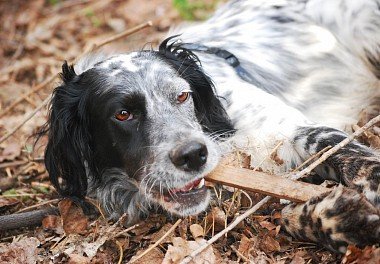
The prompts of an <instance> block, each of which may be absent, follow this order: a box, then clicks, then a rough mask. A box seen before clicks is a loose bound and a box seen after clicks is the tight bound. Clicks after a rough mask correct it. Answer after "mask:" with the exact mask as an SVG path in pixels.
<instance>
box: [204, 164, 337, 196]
mask: <svg viewBox="0 0 380 264" xmlns="http://www.w3.org/2000/svg"><path fill="white" fill-rule="evenodd" d="M205 179H206V180H207V181H210V182H215V183H221V184H223V185H227V186H231V187H235V188H239V189H243V190H247V191H252V192H257V193H262V194H266V195H270V196H273V197H277V198H281V199H286V200H289V201H292V202H298V203H299V202H306V201H307V200H309V199H310V198H312V197H313V196H318V195H320V194H322V193H325V192H327V191H329V190H330V189H328V188H325V187H322V186H319V185H314V184H310V183H306V182H298V181H292V180H289V179H285V178H282V177H280V176H276V175H271V174H268V173H264V172H257V171H255V172H253V171H252V170H248V169H242V168H235V167H231V166H225V165H220V166H218V167H217V168H216V169H215V170H214V171H212V172H211V173H210V174H209V175H207V176H206V177H205Z"/></svg>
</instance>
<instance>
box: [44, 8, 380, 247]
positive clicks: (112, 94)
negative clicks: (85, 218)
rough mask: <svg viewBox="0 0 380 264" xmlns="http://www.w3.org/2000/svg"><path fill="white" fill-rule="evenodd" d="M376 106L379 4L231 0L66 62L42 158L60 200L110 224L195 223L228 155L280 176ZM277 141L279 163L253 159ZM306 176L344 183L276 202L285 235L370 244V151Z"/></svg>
mask: <svg viewBox="0 0 380 264" xmlns="http://www.w3.org/2000/svg"><path fill="white" fill-rule="evenodd" d="M379 98H380V0H360V1H359V0H255V1H243V0H234V1H231V2H229V3H227V4H225V5H224V6H223V7H221V8H220V9H219V10H217V12H216V13H215V14H214V15H213V16H212V17H211V18H210V19H209V20H207V21H205V22H203V23H200V24H196V25H191V26H187V27H182V28H181V27H180V28H178V29H177V31H176V32H173V33H172V35H171V37H169V38H167V39H166V40H164V41H163V42H162V43H161V44H160V46H159V48H158V49H157V50H141V51H136V52H132V53H129V54H118V55H109V56H105V57H103V58H101V57H100V56H93V57H90V58H87V59H86V60H82V61H81V62H79V63H78V64H77V65H75V66H69V65H67V64H66V63H65V64H64V65H63V67H62V84H61V85H60V86H58V87H57V88H56V89H55V91H54V94H53V98H52V102H51V112H50V118H49V121H48V128H49V132H48V135H49V142H48V145H47V149H46V157H45V162H46V167H47V169H48V171H49V174H50V178H51V181H52V183H53V184H54V186H55V187H56V189H57V190H58V191H59V192H60V193H61V194H62V195H64V196H72V197H78V198H79V199H81V198H84V197H85V196H86V195H93V196H95V197H96V198H97V199H98V200H99V202H100V203H101V205H102V207H103V208H104V210H105V212H106V213H107V214H108V215H109V216H110V217H111V218H117V217H119V216H120V215H121V214H123V213H124V212H126V213H127V214H128V219H129V222H130V223H132V222H133V221H136V220H137V219H139V218H140V217H141V216H143V215H146V214H147V213H148V211H149V210H150V209H152V208H156V207H161V208H163V209H165V210H166V211H168V212H170V213H172V214H176V215H179V216H187V215H196V214H198V213H200V212H202V211H204V210H205V209H206V208H207V206H208V204H209V200H210V192H209V190H207V188H206V187H205V186H204V179H203V177H204V176H205V175H206V174H208V173H209V172H211V171H212V170H213V169H214V168H215V167H216V166H217V164H218V162H219V161H220V158H221V157H222V156H223V155H225V154H226V153H228V152H229V151H231V148H233V149H239V150H241V151H243V152H245V153H247V154H249V155H251V157H252V166H257V165H260V167H262V168H263V169H265V170H269V171H272V172H274V173H281V172H285V171H287V170H290V169H292V168H295V167H297V166H299V165H300V164H302V163H303V162H304V161H305V160H306V159H308V158H309V157H311V156H312V155H314V154H315V153H317V152H319V151H320V150H322V149H324V148H325V147H327V146H334V145H336V144H337V143H339V142H340V141H342V140H343V139H345V138H346V137H347V134H346V133H345V132H343V131H344V130H347V128H348V127H349V126H350V125H352V124H355V123H356V122H357V120H358V116H359V112H360V111H361V110H362V109H364V108H366V107H370V106H373V105H376V104H378V103H379ZM279 142H282V145H281V146H280V147H279V148H278V150H277V155H278V157H279V158H280V159H281V160H283V161H284V162H283V163H282V164H281V165H278V164H276V162H275V161H273V160H271V159H265V157H268V155H269V153H270V152H271V151H272V150H273V149H274V147H275V146H276V145H278V143H279ZM263 160H265V161H264V162H263V163H261V161H263ZM259 163H260V164H259ZM316 172H317V174H318V177H319V180H327V179H328V180H333V181H336V182H339V183H341V184H342V185H344V186H345V187H342V186H341V187H339V188H336V189H334V190H333V191H331V192H329V193H326V194H324V195H321V196H319V197H315V198H313V199H311V200H310V201H308V202H306V203H304V204H290V205H287V206H286V207H285V208H284V209H283V211H282V216H283V219H282V222H283V226H284V228H285V229H286V230H287V231H288V232H289V233H290V234H292V235H293V236H294V237H296V238H298V239H302V240H311V241H315V242H318V243H320V244H322V245H324V246H325V247H327V248H329V249H331V250H335V251H340V252H344V251H345V250H346V246H347V245H348V244H356V245H359V246H364V245H370V244H376V243H379V242H380V186H379V181H380V157H379V155H378V153H377V152H375V151H374V150H372V149H370V148H368V147H366V146H364V145H361V144H360V143H358V142H356V141H353V142H351V143H349V144H348V145H347V146H345V147H343V148H341V149H340V150H339V151H338V152H337V153H335V154H334V155H332V156H331V157H330V158H329V159H327V160H326V161H325V162H324V163H323V165H320V166H319V167H317V169H316Z"/></svg>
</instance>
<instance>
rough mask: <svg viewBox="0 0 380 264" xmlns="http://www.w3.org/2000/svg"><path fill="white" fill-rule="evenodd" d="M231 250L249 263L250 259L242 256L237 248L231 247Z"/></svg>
mask: <svg viewBox="0 0 380 264" xmlns="http://www.w3.org/2000/svg"><path fill="white" fill-rule="evenodd" d="M231 248H232V250H233V251H234V252H235V253H236V255H237V256H238V257H239V258H242V259H243V260H244V261H245V262H247V263H249V258H247V257H246V256H244V255H243V254H241V253H240V252H239V250H237V248H236V247H235V246H234V245H231Z"/></svg>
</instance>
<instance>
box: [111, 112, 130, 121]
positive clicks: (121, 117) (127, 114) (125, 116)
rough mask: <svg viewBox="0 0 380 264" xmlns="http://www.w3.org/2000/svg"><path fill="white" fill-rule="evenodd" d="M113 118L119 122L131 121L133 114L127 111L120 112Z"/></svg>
mask: <svg viewBox="0 0 380 264" xmlns="http://www.w3.org/2000/svg"><path fill="white" fill-rule="evenodd" d="M115 118H116V119H117V120H119V121H126V120H132V119H133V114H132V113H131V112H129V111H127V110H121V111H120V112H118V113H116V114H115Z"/></svg>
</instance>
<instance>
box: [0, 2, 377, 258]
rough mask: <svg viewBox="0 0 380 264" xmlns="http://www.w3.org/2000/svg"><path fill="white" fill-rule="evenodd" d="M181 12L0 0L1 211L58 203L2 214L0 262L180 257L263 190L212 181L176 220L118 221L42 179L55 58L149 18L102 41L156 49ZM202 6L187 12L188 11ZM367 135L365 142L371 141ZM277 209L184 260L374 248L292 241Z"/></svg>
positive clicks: (155, 6) (156, 5)
mask: <svg viewBox="0 0 380 264" xmlns="http://www.w3.org/2000/svg"><path fill="white" fill-rule="evenodd" d="M205 3H206V5H210V6H211V5H212V3H213V1H206V2H205ZM210 3H211V4H210ZM183 12H184V11H183V10H178V9H175V8H174V7H173V3H172V1H171V0H149V1H148V0H146V1H143V0H127V1H117V0H102V1H96V0H94V1H89V0H69V1H58V0H55V1H53V0H50V1H47V0H34V1H28V0H14V1H10V2H8V1H0V138H1V139H0V216H5V215H11V214H16V213H21V212H28V211H33V210H37V209H40V208H46V207H47V206H48V207H49V206H50V207H58V208H59V215H54V214H53V215H49V216H47V217H45V218H44V219H43V222H42V225H41V224H39V225H37V226H33V227H24V228H18V229H13V230H3V229H2V228H1V226H2V225H4V223H1V222H0V230H2V231H0V263H125V262H128V261H130V262H134V263H155V262H156V263H160V262H164V263H178V262H180V261H181V260H183V258H184V257H185V256H187V255H189V254H190V253H191V252H193V251H194V250H195V249H196V248H197V247H198V246H199V245H202V244H203V243H205V241H206V240H208V239H210V238H212V237H213V236H214V235H215V234H216V233H217V232H219V231H221V230H224V229H225V228H226V226H227V225H228V224H229V223H231V222H232V221H233V220H234V219H236V217H237V216H239V215H241V214H242V213H244V212H245V211H246V210H247V208H249V207H250V206H252V205H254V204H255V203H257V202H258V201H259V200H260V199H261V198H263V196H262V195H258V194H254V193H248V192H244V191H239V190H231V189H226V188H221V187H218V186H211V185H210V186H211V187H210V188H211V189H212V191H213V192H214V193H215V197H216V198H215V199H214V202H213V203H212V206H211V208H210V209H209V210H208V212H207V213H204V214H202V215H200V216H197V217H187V218H184V219H176V218H173V217H169V216H166V215H164V214H154V215H152V216H151V217H149V218H148V219H146V220H143V221H141V222H140V223H138V224H137V225H134V226H132V227H129V228H127V229H126V228H124V227H123V226H122V225H121V223H122V221H123V219H121V220H120V221H118V222H116V223H112V222H109V221H107V220H106V218H105V217H104V216H103V214H102V213H101V212H100V214H99V215H98V216H97V217H88V216H85V215H84V214H83V212H82V210H81V209H80V208H79V207H78V206H76V204H75V203H73V202H72V201H70V200H67V199H65V200H60V198H59V196H58V194H57V193H56V191H55V190H54V188H53V187H52V185H51V184H50V182H49V179H48V174H47V172H46V169H45V167H44V162H43V161H44V154H43V153H44V146H45V145H46V138H45V137H42V138H41V140H40V141H39V142H38V143H37V145H34V142H35V139H36V137H35V136H34V135H35V133H36V132H37V131H38V130H39V129H40V128H41V127H42V126H43V124H44V123H45V122H46V120H47V107H46V98H49V97H50V95H51V93H52V90H53V88H54V86H55V85H56V84H57V83H59V78H58V77H57V74H58V73H59V72H60V68H61V66H62V63H63V61H64V60H67V61H68V62H73V61H74V60H75V59H76V58H77V57H78V56H80V55H81V54H83V52H84V51H85V50H88V49H89V48H90V47H91V45H93V44H94V43H100V42H102V41H104V40H106V39H108V38H112V36H114V35H116V34H119V33H122V32H125V31H126V30H127V29H130V28H132V27H134V26H137V25H139V24H141V23H144V22H147V21H149V20H151V21H152V22H153V26H151V27H149V28H145V29H143V30H141V31H139V32H137V33H135V34H132V35H130V36H128V37H126V38H120V39H118V40H115V41H112V42H111V43H110V44H108V45H107V46H105V47H104V49H107V50H118V51H130V50H136V49H137V50H140V49H141V48H143V47H144V46H145V47H147V46H148V47H150V46H153V47H155V46H156V45H157V44H158V43H159V40H161V39H162V38H163V37H165V35H166V34H167V31H168V29H169V27H170V26H171V25H175V24H178V23H179V22H181V21H182V20H183V17H184V14H183ZM208 12H209V11H207V12H203V11H201V10H195V11H194V13H193V14H192V17H191V18H204V17H205V16H207V14H208ZM37 108H38V109H39V108H40V109H41V110H40V111H38V112H36V114H35V115H34V116H32V117H31V114H32V113H34V111H35V109H37ZM20 124H22V126H21V127H20V128H19V129H17V130H15V131H13V130H14V128H16V127H18V126H19V125H20ZM368 133H371V134H368ZM368 133H367V134H365V135H364V138H363V139H364V140H365V141H366V143H368V144H379V142H380V140H379V137H378V136H375V134H373V133H372V132H370V131H368ZM371 138H372V139H371ZM378 146H380V144H379V145H378ZM243 163H244V162H243ZM281 208H282V205H281V204H280V203H279V200H278V199H272V200H271V201H270V202H269V203H267V204H266V205H264V206H263V207H262V208H261V209H259V210H258V211H256V212H255V213H254V214H252V215H250V216H249V217H247V218H246V219H245V220H244V221H242V222H240V224H239V225H237V226H236V227H235V228H234V229H232V230H231V231H229V232H227V233H226V235H223V236H222V237H221V238H220V239H218V240H217V241H216V242H215V243H213V245H212V246H210V247H209V248H208V249H206V250H205V251H203V252H202V253H201V254H199V255H197V256H196V257H195V258H194V259H193V260H192V261H193V262H192V263H239V262H240V263H241V262H251V263H292V264H302V263H340V262H342V263H367V262H368V261H370V259H371V258H372V261H373V260H374V259H373V255H374V252H375V251H376V252H377V253H378V252H379V251H378V249H375V248H373V247H368V248H366V249H364V250H361V249H358V248H355V247H350V250H349V251H348V252H347V253H346V255H339V254H334V253H331V252H330V251H327V250H326V249H324V248H322V247H320V246H318V245H315V244H313V243H306V242H302V241H297V240H295V239H293V238H292V237H291V236H289V235H288V234H286V233H285V232H284V231H283V230H281V227H280V225H279V219H280V218H281ZM99 209H100V208H99ZM100 211H101V209H100ZM153 245H154V247H153ZM142 254H144V255H142Z"/></svg>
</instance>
